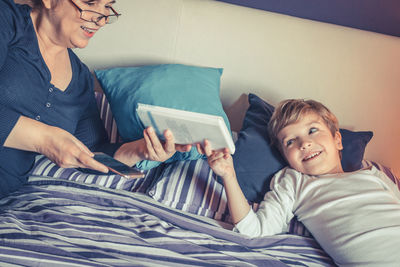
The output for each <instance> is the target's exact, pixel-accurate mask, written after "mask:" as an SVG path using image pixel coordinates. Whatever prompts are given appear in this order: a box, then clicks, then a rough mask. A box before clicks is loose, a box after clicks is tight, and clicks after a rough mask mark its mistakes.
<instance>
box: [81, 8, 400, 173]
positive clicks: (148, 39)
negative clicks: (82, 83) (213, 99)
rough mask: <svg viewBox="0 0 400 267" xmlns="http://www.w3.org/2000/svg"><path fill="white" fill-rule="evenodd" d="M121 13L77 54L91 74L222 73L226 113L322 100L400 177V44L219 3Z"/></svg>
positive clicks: (372, 156)
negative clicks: (250, 96) (240, 104)
mask: <svg viewBox="0 0 400 267" xmlns="http://www.w3.org/2000/svg"><path fill="white" fill-rule="evenodd" d="M377 1H381V0H377ZM396 1H397V0H396ZM249 2H250V1H249ZM302 2H303V1H302ZM331 2H332V1H331ZM333 2H336V1H333ZM366 2H368V1H366ZM386 2H391V1H390V0H385V3H386ZM115 7H116V8H117V10H118V11H120V12H121V13H122V16H121V17H120V19H119V21H118V22H117V23H115V24H111V25H108V26H107V27H105V28H104V29H102V30H101V31H99V32H98V33H96V35H95V37H94V38H93V40H91V42H90V44H89V46H88V47H87V48H85V49H82V50H76V53H77V54H78V55H79V56H80V57H81V59H82V60H83V61H84V62H85V63H86V64H87V65H88V66H89V67H90V68H91V69H97V68H106V67H115V66H137V65H143V64H158V63H184V64H191V65H200V66H211V67H223V68H224V73H223V75H222V84H221V99H222V102H223V104H224V105H225V106H229V105H231V104H233V103H234V102H235V101H236V100H237V99H239V97H240V96H241V95H242V94H243V93H249V92H252V93H255V94H257V95H259V96H260V97H262V98H264V99H266V100H268V101H269V102H270V103H272V104H277V103H278V102H279V101H281V100H283V99H285V98H313V99H316V100H318V101H321V102H323V103H325V104H326V105H327V106H328V107H329V108H330V109H331V110H332V111H333V112H334V113H335V114H336V115H337V117H338V119H339V121H340V125H341V127H343V128H348V129H351V130H372V131H373V132H374V137H373V138H372V140H371V142H370V143H369V144H368V146H367V151H366V158H368V159H370V160H376V161H378V162H381V163H383V164H385V165H388V166H390V167H392V168H393V169H394V170H395V171H396V172H397V174H400V152H399V151H400V138H399V137H400V123H399V116H400V105H399V104H400V38H399V37H395V36H392V35H385V34H378V33H375V32H371V31H364V30H359V29H354V28H350V27H343V26H338V25H334V24H329V23H321V22H317V21H314V20H307V19H301V18H297V17H293V16H287V15H282V14H279V13H275V12H267V11H264V10H258V9H253V8H247V7H242V6H239V5H232V4H228V3H224V2H221V1H215V0H168V1H165V0H146V1H143V0H117V3H116V5H115ZM395 26H396V27H397V28H400V27H399V26H400V24H397V25H395ZM238 118H240V116H238Z"/></svg>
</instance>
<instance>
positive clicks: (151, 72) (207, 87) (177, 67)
mask: <svg viewBox="0 0 400 267" xmlns="http://www.w3.org/2000/svg"><path fill="white" fill-rule="evenodd" d="M94 73H95V75H96V77H97V79H98V80H99V82H100V85H101V87H102V88H103V91H104V93H105V95H106V97H107V99H108V101H109V103H110V106H111V110H112V113H113V115H114V118H115V121H116V123H117V127H118V131H119V134H120V136H121V138H122V139H123V141H126V142H128V141H133V140H138V139H141V138H143V130H144V126H143V125H142V123H141V122H140V119H139V118H138V116H137V114H136V107H137V104H138V103H144V104H150V105H158V106H162V107H170V108H177V109H183V110H187V111H193V112H201V113H206V114H211V115H218V116H222V117H223V118H224V120H225V122H226V125H227V127H228V129H229V130H230V125H229V121H228V117H227V116H226V114H225V112H224V110H223V108H222V104H221V100H220V96H219V91H220V90H219V89H220V78H221V74H222V69H220V68H207V67H197V66H187V65H181V64H163V65H152V66H142V67H126V68H111V69H105V70H95V71H94ZM201 157H203V155H201V154H199V153H198V152H197V149H196V148H195V147H193V148H192V150H191V151H189V152H183V153H182V152H176V153H175V154H174V155H173V156H172V157H171V158H170V159H168V160H167V161H166V162H167V163H168V162H173V161H178V160H194V159H199V158H201ZM159 164H160V162H155V161H148V160H144V161H141V162H138V163H137V164H136V167H138V168H140V169H143V170H147V169H151V168H153V167H156V166H158V165H159Z"/></svg>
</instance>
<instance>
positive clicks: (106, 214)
mask: <svg viewBox="0 0 400 267" xmlns="http://www.w3.org/2000/svg"><path fill="white" fill-rule="evenodd" d="M118 5H119V6H120V7H121V9H122V10H124V12H122V11H121V13H124V14H123V16H121V19H120V22H121V24H120V27H121V28H122V29H123V30H124V31H126V30H131V31H132V32H135V31H137V27H138V26H137V25H138V24H134V23H132V20H131V19H128V18H129V12H132V14H135V16H133V17H134V18H135V19H138V20H139V21H141V22H142V23H141V24H140V27H143V28H145V30H144V32H145V33H146V34H141V36H143V38H141V39H137V40H136V41H137V43H136V44H130V45H129V46H127V45H126V43H128V42H127V40H126V39H125V38H127V34H125V35H122V34H120V35H119V36H118V37H117V36H115V35H113V34H115V32H116V31H111V32H108V34H107V33H106V31H103V32H102V33H99V36H98V38H99V39H100V40H93V44H92V43H91V45H90V47H88V48H87V51H88V52H86V51H82V52H81V51H77V54H79V56H80V57H81V58H82V59H83V60H84V61H85V62H87V64H88V66H89V67H90V68H91V69H92V70H93V72H94V77H95V78H96V82H97V85H96V90H97V92H96V93H95V97H96V100H97V104H98V107H99V113H100V116H101V118H102V120H103V122H104V125H105V128H106V130H107V133H108V136H109V139H110V141H111V142H118V141H120V140H134V139H136V138H140V134H141V131H142V129H143V126H142V125H140V123H139V122H138V121H137V118H136V117H135V115H134V107H135V105H136V104H137V102H138V101H142V102H145V103H148V104H160V105H168V106H169V107H178V108H182V109H187V110H190V111H199V112H205V113H210V114H215V115H221V116H222V117H223V118H224V119H225V121H226V123H227V125H229V126H230V129H231V130H232V132H233V137H234V139H235V142H236V143H235V144H236V153H235V155H234V162H235V168H236V171H237V175H238V180H239V183H240V186H241V187H242V189H243V191H244V193H245V195H246V197H247V198H248V200H249V204H250V205H252V207H253V209H255V210H256V209H257V203H259V202H260V200H261V199H262V196H263V195H264V194H265V192H266V191H267V190H268V187H269V181H270V179H271V177H272V175H273V174H274V173H275V172H276V171H277V170H279V169H280V168H282V167H284V166H285V162H284V161H283V159H282V158H281V157H280V156H279V153H277V151H275V150H274V149H272V148H271V147H270V146H269V141H268V139H267V138H266V135H265V131H266V129H265V126H266V123H267V122H268V120H269V118H270V116H271V112H272V110H273V107H274V104H275V103H276V102H277V100H278V99H279V97H284V96H286V95H293V96H295V95H301V92H302V93H304V95H305V96H309V95H311V94H312V92H314V93H315V94H316V95H317V96H318V97H320V98H321V99H320V100H322V101H323V100H325V99H324V98H322V97H321V96H322V95H323V94H322V93H319V92H315V91H313V88H311V89H310V90H305V89H304V88H302V87H301V83H302V82H304V80H300V87H298V89H299V92H296V94H295V93H294V91H291V90H290V89H288V90H287V91H285V93H283V92H282V91H283V89H282V90H281V89H279V90H277V89H276V88H277V87H278V88H286V87H287V86H288V84H287V83H285V82H284V81H282V82H281V83H280V84H277V83H276V82H277V81H278V80H281V79H282V77H280V76H278V77H275V78H271V79H272V80H271V81H272V82H271V83H268V84H264V83H263V81H264V80H263V77H258V75H261V74H262V73H263V72H261V73H260V72H257V71H255V72H253V70H255V68H258V67H260V66H261V67H265V66H264V65H262V64H261V65H259V66H257V67H254V66H253V67H254V68H250V67H249V66H250V65H252V64H253V63H254V59H255V58H256V56H255V55H254V54H250V53H249V52H248V51H245V54H246V56H247V57H248V58H250V59H249V61H252V62H251V64H247V65H246V63H249V62H247V61H246V60H247V59H246V60H242V61H241V65H240V66H238V65H239V64H237V62H238V60H240V59H243V58H244V57H242V55H239V53H238V54H235V53H232V52H233V51H231V50H230V49H231V48H232V47H235V44H234V43H232V44H231V46H230V47H229V48H227V49H228V52H229V53H227V55H226V57H224V56H221V54H223V52H224V51H223V49H220V50H218V51H217V52H215V49H214V44H213V43H212V42H211V43H207V42H203V41H199V40H198V39H196V38H193V35H192V32H193V31H192V30H193V29H198V30H199V29H200V28H201V29H202V30H201V31H199V32H198V33H199V35H202V37H203V38H205V39H207V38H210V36H207V34H206V33H209V34H210V35H211V37H212V38H211V39H212V40H215V39H217V40H219V39H218V38H219V37H218V36H215V35H213V29H212V27H209V30H208V31H206V30H204V25H203V24H204V23H207V22H209V21H210V20H204V21H202V20H200V19H199V17H201V16H204V15H206V13H207V14H209V15H210V16H211V18H212V17H213V14H214V15H215V16H218V17H219V14H220V12H223V14H226V17H225V18H226V19H227V21H229V22H233V21H235V20H236V19H237V17H236V16H235V15H237V14H239V13H238V11H239V10H241V12H243V14H244V15H245V16H247V18H250V17H252V18H253V19H254V21H255V22H257V23H259V22H266V21H270V20H271V19H272V20H273V19H277V20H279V21H281V22H283V21H282V20H281V19H282V18H281V17H276V15H271V14H266V15H265V14H264V13H259V12H258V11H256V12H254V11H252V10H249V9H247V8H243V7H239V6H234V7H232V6H231V5H228V4H226V3H221V2H217V1H208V0H202V1H198V0H196V1H192V0H182V1H170V2H169V4H166V3H165V1H164V0H160V1H158V0H149V1H145V3H143V1H131V0H129V1H128V0H119V1H118ZM160 6H161V7H162V8H163V12H155V14H152V15H151V16H154V17H152V18H153V19H154V18H155V17H157V18H158V19H159V20H158V21H156V22H152V23H150V22H149V21H150V19H148V16H150V15H149V14H151V12H147V11H149V10H156V9H157V10H158V8H159V7H160ZM139 7H140V8H143V14H142V13H141V12H142V11H140V9H138V8H139ZM177 10H178V11H177ZM164 12H165V14H164ZM216 14H218V15H216ZM249 14H251V16H248V15H249ZM124 16H125V18H124ZM158 16H159V17H158ZM264 16H265V17H264ZM167 17H168V19H167ZM264 19H266V20H264ZM146 20H147V22H146V23H144V22H143V21H146ZM289 20H290V19H289ZM199 21H200V22H199ZM211 21H212V20H211ZM164 22H168V23H171V25H172V26H171V27H169V26H170V25H169V24H168V23H164ZM176 22H178V23H177V25H178V26H179V27H175V26H176V24H175V23H176ZM183 22H185V24H183ZM270 22H271V21H270ZM197 23H198V24H197ZM271 23H274V22H271ZM302 23H303V22H299V25H300V24H302ZM153 24H157V27H161V28H162V30H161V31H160V30H159V29H158V30H157V28H155V27H154V28H152V27H151V26H154V25H153ZM199 25H201V26H199ZM315 25H317V26H315ZM208 26H210V25H208ZM314 26H315V27H321V25H319V24H312V26H311V27H314ZM112 27H116V25H112ZM135 27H136V28H135ZM186 27H187V28H186ZM236 27H238V28H239V30H240V27H239V26H238V25H236ZM283 27H284V26H283ZM171 29H172V30H171ZM255 29H256V28H255ZM170 30H171V31H170ZM214 30H215V28H214ZM220 30H221V31H224V33H221V36H224V34H226V33H227V32H229V31H230V29H229V27H226V28H225V27H222V28H221V29H220ZM324 30H326V28H324ZM337 30H338V29H337V28H334V29H332V31H337ZM153 31H155V32H156V33H157V34H158V35H160V36H164V37H165V39H164V40H162V41H160V40H159V39H156V41H155V42H153V41H154V36H153V35H152V32H153ZM344 31H345V30H344ZM189 32H191V33H189ZM260 32H261V33H262V32H263V30H262V29H258V33H260ZM141 33H143V32H141ZM200 33H202V34H200ZM101 34H102V35H101ZM346 34H347V33H346ZM354 34H355V35H358V34H360V33H359V32H357V33H354ZM233 35H235V34H234V33H232V36H233ZM367 35H368V36H369V37H371V36H370V35H369V33H367ZM114 37H115V38H119V40H121V43H122V47H117V46H116V45H115V38H114ZM242 37H243V36H242ZM248 37H251V36H248ZM110 39H113V40H110ZM377 39H378V38H377ZM383 39H385V41H384V42H386V41H387V39H386V37H383ZM230 40H232V39H230ZM95 41H97V42H96V43H95ZM164 41H165V42H164ZM392 41H393V42H392ZM397 42H398V40H394V39H393V40H392V39H391V40H390V43H391V44H392V43H397ZM154 43H157V44H161V43H162V44H163V45H161V46H157V45H155V44H154ZM124 44H125V45H126V46H124ZM188 44H191V45H189V46H188ZM243 44H246V42H244V43H243ZM100 45H102V46H107V47H108V48H110V47H111V49H110V51H112V52H110V53H104V47H103V48H101V47H100ZM199 45H202V46H203V47H204V49H206V50H207V51H208V52H207V54H208V56H207V57H204V54H202V49H203V48H199ZM223 45H226V44H223ZM271 45H274V44H271ZM132 46H134V49H133V48H132ZM252 49H255V50H258V47H252V46H249V49H248V50H252ZM283 50H285V49H284V48H283ZM132 51H137V52H132ZM171 51H172V52H171ZM237 51H241V52H243V50H242V47H238V50H237ZM394 51H395V50H394ZM132 53H133V54H132ZM135 53H139V54H140V55H139V54H135ZM216 54H218V56H216ZM161 55H162V56H161ZM232 55H234V56H236V57H233V56H232ZM260 56H261V58H263V56H265V55H260ZM281 56H282V55H281ZM231 57H233V59H232V60H233V62H231V61H230V60H229V59H230V58H231ZM282 58H283V59H285V56H282ZM269 59H270V60H272V59H273V58H269ZM210 66H213V67H210ZM242 67H245V68H247V67H248V68H249V69H250V72H253V73H252V74H251V75H249V76H246V75H243V73H244V72H242V70H243V69H242ZM294 68H295V69H296V66H294ZM267 69H268V68H267ZM399 69H400V68H399ZM269 70H271V69H269ZM223 74H224V75H225V76H223ZM253 74H255V75H253ZM303 74H304V73H303ZM257 77H258V79H256V78H257ZM398 77H400V76H397V75H395V73H394V74H393V77H392V76H385V79H387V80H388V81H387V83H386V85H388V86H389V87H390V85H391V84H392V83H393V84H394V83H396V82H397V80H398ZM295 78H296V77H294V78H293V79H295ZM323 78H328V77H327V76H323ZM256 80H259V81H261V83H257V82H255V81H256ZM282 80H284V79H282ZM332 80H333V78H332ZM139 81H140V82H139ZM253 81H254V82H253ZM369 81H370V80H369ZM379 81H380V80H379V79H377V81H374V82H375V83H377V82H379ZM246 82H249V84H246V89H243V88H244V85H243V84H245V83H246ZM293 82H294V83H295V82H296V81H293ZM329 82H331V80H329ZM310 84H312V83H310ZM362 84H364V83H362ZM264 85H265V90H264V89H261V87H263V86H264ZM251 86H254V88H255V89H253V90H250V89H247V88H248V87H251ZM228 87H230V88H229V89H228ZM355 87H357V86H355ZM303 89H304V90H303ZM274 90H275V91H274ZM358 93H359V92H358ZM374 96H375V95H374ZM330 97H332V95H331V94H328V95H327V97H326V100H329V101H331V102H328V103H329V104H330V106H332V107H335V105H336V104H337V105H339V104H343V103H336V102H335V101H334V100H332V99H331V98H330ZM353 101H354V100H353ZM121 103H123V105H122V104H121ZM203 103H207V105H204V104H203ZM351 107H352V106H351ZM333 110H334V111H335V109H333ZM350 110H351V109H349V107H348V109H347V111H350ZM393 110H395V109H390V110H389V111H388V114H387V116H388V117H387V118H389V119H390V118H393V114H392V113H391V111H393ZM395 111H396V110H395ZM389 113H390V114H389ZM340 114H341V113H340ZM340 114H339V115H340ZM339 119H340V118H339ZM351 122H352V121H351V120H349V121H345V123H344V124H343V125H349V124H350V125H351V127H343V128H341V132H342V135H343V137H344V139H343V142H344V148H345V151H344V154H343V160H342V164H343V166H344V167H345V168H346V170H355V169H359V168H363V167H366V166H370V165H375V166H376V167H377V168H378V169H380V170H382V171H383V172H385V173H386V174H387V175H388V177H389V178H391V179H392V181H393V182H394V183H396V184H397V186H398V187H399V189H400V183H399V179H398V178H397V177H396V175H395V172H393V171H392V168H389V167H388V166H390V167H392V166H393V165H390V164H389V165H388V164H382V162H381V161H379V160H375V159H379V155H381V154H380V153H379V151H377V150H370V151H373V152H370V153H368V152H369V151H368V146H370V145H371V143H372V142H374V140H375V139H374V138H378V139H379V140H382V138H383V139H385V137H382V136H381V135H379V131H377V130H376V129H375V128H374V129H371V128H367V129H368V130H358V129H357V128H360V127H361V126H362V125H360V124H359V125H356V123H354V124H353V123H351ZM357 126H358V127H357ZM392 128H393V131H394V134H396V131H397V129H398V128H396V126H393V127H392ZM377 133H378V134H377ZM373 135H375V136H374V137H373ZM393 139H394V138H393ZM378 143H379V142H378ZM393 147H394V148H391V149H395V148H396V144H394V146H393ZM388 154H389V156H390V155H392V154H390V153H388ZM370 158H373V159H374V160H370ZM391 160H392V161H391ZM382 161H383V162H385V163H386V162H387V163H394V166H397V165H396V163H397V162H398V159H397V158H395V157H392V158H390V159H389V160H382ZM137 167H138V168H141V169H142V170H144V172H145V177H144V178H140V179H126V178H123V177H121V176H118V175H93V174H87V173H82V172H80V171H78V170H76V169H64V168H60V167H58V166H56V165H55V164H54V163H52V162H51V161H50V160H48V159H47V158H45V157H43V156H38V157H37V158H36V163H35V166H34V168H33V171H32V175H31V176H30V178H29V181H28V183H27V184H26V185H25V186H24V187H23V188H21V189H20V190H19V191H17V192H15V193H13V194H11V195H10V196H8V197H6V198H3V199H1V200H0V213H1V214H0V265H1V266H163V265H164V266H334V265H335V264H334V262H333V260H332V259H331V258H330V257H329V255H327V254H326V253H325V252H324V251H323V250H322V249H321V247H320V246H319V245H318V243H317V242H316V241H315V240H314V238H313V237H312V235H311V234H310V233H309V232H308V231H307V229H306V228H305V227H304V226H303V225H302V224H301V223H300V222H298V221H297V220H296V218H294V219H293V220H292V222H291V225H290V229H289V231H288V232H287V233H285V234H280V235H275V236H271V237H263V238H255V239H250V238H247V237H246V236H243V235H240V234H238V233H236V232H234V231H232V227H233V226H232V224H231V223H230V217H229V210H228V207H227V203H226V195H225V191H224V188H223V186H222V184H221V181H220V180H219V178H218V177H217V176H216V175H215V174H214V173H213V172H212V171H211V170H210V168H209V166H208V164H207V162H206V160H205V159H204V158H203V157H201V156H200V155H198V154H196V153H195V152H194V151H191V152H189V153H186V154H177V155H174V157H173V158H172V159H171V160H170V161H168V162H166V163H157V162H150V161H144V162H141V163H140V164H138V166H137ZM248 177H252V179H248Z"/></svg>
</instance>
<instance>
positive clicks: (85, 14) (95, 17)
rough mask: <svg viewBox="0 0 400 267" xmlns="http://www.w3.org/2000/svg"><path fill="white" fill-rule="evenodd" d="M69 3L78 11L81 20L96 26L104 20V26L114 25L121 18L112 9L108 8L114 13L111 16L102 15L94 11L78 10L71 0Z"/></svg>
mask: <svg viewBox="0 0 400 267" xmlns="http://www.w3.org/2000/svg"><path fill="white" fill-rule="evenodd" d="M71 3H72V4H73V5H74V6H75V7H76V8H77V9H78V10H79V12H80V13H81V19H83V20H85V21H89V22H93V23H95V24H96V25H98V23H99V22H100V21H101V20H102V19H104V21H105V23H106V24H111V23H114V22H116V21H117V20H118V17H119V16H121V14H119V13H118V12H117V11H115V9H114V8H112V7H110V9H111V11H112V12H113V13H114V14H113V15H104V14H101V13H99V12H96V11H92V10H83V9H82V8H80V7H79V6H78V5H77V4H76V3H75V2H74V1H73V0H71Z"/></svg>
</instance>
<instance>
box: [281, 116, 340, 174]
mask: <svg viewBox="0 0 400 267" xmlns="http://www.w3.org/2000/svg"><path fill="white" fill-rule="evenodd" d="M278 139H279V141H280V142H281V143H280V145H281V147H282V151H283V154H284V156H285V158H286V160H287V161H288V163H289V165H290V167H292V168H293V169H295V170H297V171H299V172H302V173H304V174H310V175H321V174H328V173H340V172H343V169H342V165H341V163H340V156H339V150H341V149H343V146H342V137H341V135H340V133H339V131H337V132H336V133H335V136H332V133H331V131H330V130H329V128H328V126H327V125H326V123H325V122H324V121H323V119H322V118H321V117H320V116H319V115H318V114H316V113H314V112H310V113H307V114H305V115H304V116H303V118H300V119H299V120H298V121H297V122H295V123H293V124H289V125H287V126H286V127H284V128H283V129H282V130H281V131H280V132H279V133H278Z"/></svg>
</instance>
